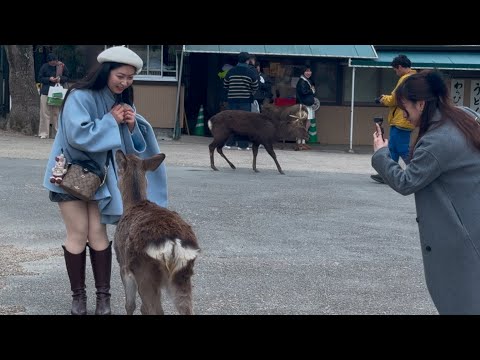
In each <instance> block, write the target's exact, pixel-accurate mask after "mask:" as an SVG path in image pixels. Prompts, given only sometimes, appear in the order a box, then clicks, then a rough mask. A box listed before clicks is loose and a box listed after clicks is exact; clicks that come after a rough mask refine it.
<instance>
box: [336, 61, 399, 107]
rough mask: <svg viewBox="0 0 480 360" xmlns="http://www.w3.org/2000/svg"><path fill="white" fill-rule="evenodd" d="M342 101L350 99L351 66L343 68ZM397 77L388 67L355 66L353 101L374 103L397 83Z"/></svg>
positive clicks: (390, 91)
mask: <svg viewBox="0 0 480 360" xmlns="http://www.w3.org/2000/svg"><path fill="white" fill-rule="evenodd" d="M343 81H344V84H345V87H344V93H343V101H344V103H350V102H351V100H352V68H351V67H345V68H344V80H343ZM397 81H398V77H397V75H396V74H395V72H394V71H393V70H392V69H391V68H389V69H376V68H356V70H355V102H357V103H364V104H368V105H371V104H374V102H375V98H376V97H378V96H380V95H389V94H391V93H392V90H393V89H394V88H395V85H396V84H397Z"/></svg>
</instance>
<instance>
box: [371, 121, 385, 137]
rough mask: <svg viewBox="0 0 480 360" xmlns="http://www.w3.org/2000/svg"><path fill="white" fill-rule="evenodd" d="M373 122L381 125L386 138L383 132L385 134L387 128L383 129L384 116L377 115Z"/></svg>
mask: <svg viewBox="0 0 480 360" xmlns="http://www.w3.org/2000/svg"><path fill="white" fill-rule="evenodd" d="M373 122H374V123H375V124H378V125H380V129H381V130H382V139H383V140H385V137H384V136H383V134H385V130H384V129H383V126H382V124H383V117H379V116H376V117H374V118H373Z"/></svg>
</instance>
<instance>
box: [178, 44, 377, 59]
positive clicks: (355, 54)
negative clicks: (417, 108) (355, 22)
mask: <svg viewBox="0 0 480 360" xmlns="http://www.w3.org/2000/svg"><path fill="white" fill-rule="evenodd" d="M183 51H185V52H187V53H195V52H196V53H215V54H238V53H240V52H242V51H246V52H248V53H251V54H254V55H283V56H313V57H333V58H355V59H376V58H377V53H376V52H375V48H374V47H373V45H184V46H183Z"/></svg>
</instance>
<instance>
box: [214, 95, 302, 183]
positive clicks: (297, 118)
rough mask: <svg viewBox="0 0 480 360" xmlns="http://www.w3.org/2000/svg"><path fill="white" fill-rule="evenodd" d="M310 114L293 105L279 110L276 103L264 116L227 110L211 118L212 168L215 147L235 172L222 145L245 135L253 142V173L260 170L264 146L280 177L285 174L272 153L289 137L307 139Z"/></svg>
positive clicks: (265, 111) (268, 106)
mask: <svg viewBox="0 0 480 360" xmlns="http://www.w3.org/2000/svg"><path fill="white" fill-rule="evenodd" d="M307 116H308V112H307V108H306V106H305V105H301V104H298V105H292V106H288V107H279V106H275V105H273V104H266V105H264V106H263V108H262V113H252V112H248V111H241V110H224V111H222V112H219V113H218V114H216V115H214V116H212V117H211V118H210V120H208V127H209V129H210V131H211V133H212V135H213V141H212V143H211V144H210V145H208V147H209V149H210V166H211V168H212V169H213V170H216V171H218V169H217V168H216V167H215V164H214V160H213V155H214V151H215V148H216V149H217V152H218V153H219V154H220V155H221V156H222V157H223V158H224V159H225V160H226V161H227V163H228V164H229V165H230V167H231V168H232V169H235V165H233V164H232V163H231V162H230V161H229V160H228V159H227V157H226V156H225V154H224V153H223V149H222V148H223V146H224V145H225V142H226V141H227V139H228V137H229V136H230V135H231V134H238V135H246V136H248V137H249V140H250V141H251V142H252V143H253V146H252V150H253V171H255V172H258V170H257V154H258V147H259V145H260V144H262V145H263V146H264V147H265V150H266V151H267V152H268V153H269V154H270V156H271V157H272V159H273V161H275V165H277V169H278V171H279V172H280V174H284V172H283V170H282V168H281V167H280V164H279V163H278V161H277V155H276V154H275V151H273V144H274V142H276V141H278V140H280V139H282V138H287V137H289V136H292V137H295V138H300V139H308V132H307V130H306V128H305V120H306V119H307Z"/></svg>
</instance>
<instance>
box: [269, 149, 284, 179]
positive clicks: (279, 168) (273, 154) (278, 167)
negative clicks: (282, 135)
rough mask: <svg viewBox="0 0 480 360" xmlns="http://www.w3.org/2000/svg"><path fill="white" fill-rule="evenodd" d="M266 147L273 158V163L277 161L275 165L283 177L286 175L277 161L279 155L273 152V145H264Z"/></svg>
mask: <svg viewBox="0 0 480 360" xmlns="http://www.w3.org/2000/svg"><path fill="white" fill-rule="evenodd" d="M264 145H265V150H267V152H268V153H269V154H270V156H271V157H272V159H273V161H275V165H277V169H278V172H279V173H280V174H282V175H285V173H284V172H283V170H282V168H281V167H280V164H279V163H278V161H277V155H276V154H275V151H273V145H272V144H264Z"/></svg>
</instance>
